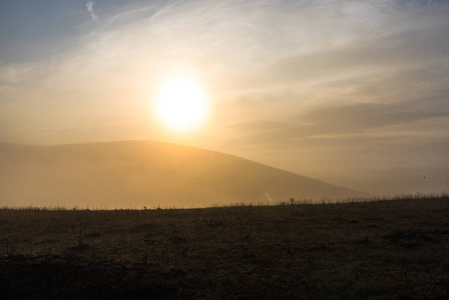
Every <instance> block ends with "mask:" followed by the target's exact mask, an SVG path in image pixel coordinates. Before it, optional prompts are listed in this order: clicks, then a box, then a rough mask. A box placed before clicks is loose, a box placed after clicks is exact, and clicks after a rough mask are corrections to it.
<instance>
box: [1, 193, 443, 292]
mask: <svg viewBox="0 0 449 300" xmlns="http://www.w3.org/2000/svg"><path fill="white" fill-rule="evenodd" d="M38 298H39V299H197V298H202V299H449V198H448V197H438V198H433V199H430V198H429V199H402V200H394V201H379V202H369V203H352V204H326V205H284V206H272V207H257V206H253V207H229V208H209V209H193V210H145V211H138V210H116V211H84V210H79V211H63V210H61V211H48V210H6V209H3V210H0V299H38Z"/></svg>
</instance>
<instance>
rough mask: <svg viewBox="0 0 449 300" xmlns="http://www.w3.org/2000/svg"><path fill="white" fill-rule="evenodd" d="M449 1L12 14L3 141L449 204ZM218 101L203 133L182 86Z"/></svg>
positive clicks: (159, 4)
mask: <svg viewBox="0 0 449 300" xmlns="http://www.w3.org/2000/svg"><path fill="white" fill-rule="evenodd" d="M448 16H449V1H442V0H440V1H438V0H426V1H413V0H410V1H405V0H396V1H394V0H390V1H386V0H385V1H383V0H376V1H368V0H367V1H336V0H335V1H330V0H315V1H311V0H310V1H306V0H304V1H300V0H297V1H287V0H284V1H271V0H270V1H269V0H258V1H251V0H248V1H206V0H203V1H196V0H188V1H185V0H184V1H162V0H160V1H159V0H158V1H138V0H135V1H133V0H128V1H125V0H96V1H82V0H78V1H68V0H58V1H56V0H45V1H44V0H16V1H2V2H1V3H0V141H4V142H11V143H21V144H45V145H51V144H67V143H86V142H98V141H113V140H136V139H150V140H157V141H167V142H172V143H178V144H185V145H191V146H196V147H200V148H205V149H210V150H216V151H221V152H225V153H229V154H234V155H238V156H242V157H244V158H248V159H251V160H255V161H258V162H261V163H265V164H268V165H270V166H274V167H278V168H281V169H284V170H288V171H292V172H295V173H298V174H301V175H304V176H309V177H312V178H317V179H321V180H324V181H327V182H330V183H334V184H338V185H343V186H346V187H350V188H355V189H359V190H364V191H367V192H370V193H375V194H399V193H412V194H414V193H430V192H433V193H440V192H444V191H445V192H449V155H448V153H449V130H448V129H449V17H448ZM180 75H181V76H184V77H187V78H191V79H193V80H195V82H198V83H199V84H200V86H201V87H202V88H203V89H204V90H205V93H206V94H207V95H208V101H209V114H208V115H207V118H206V120H205V121H204V122H203V124H202V125H201V126H198V127H197V128H196V129H195V130H192V131H190V132H175V131H173V130H170V129H168V128H166V127H164V126H163V124H161V122H160V121H159V120H158V119H157V116H156V115H155V109H154V97H155V94H157V89H158V87H159V86H160V85H161V84H163V82H164V81H166V80H168V79H167V78H173V77H176V76H180Z"/></svg>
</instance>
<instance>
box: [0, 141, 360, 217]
mask: <svg viewBox="0 0 449 300" xmlns="http://www.w3.org/2000/svg"><path fill="white" fill-rule="evenodd" d="M359 196H364V194H363V193H362V192H358V191H355V190H351V189H347V188H343V187H339V186H335V185H331V184H328V183H325V182H322V181H319V180H315V179H311V178H307V177H304V176H300V175H297V174H294V173H291V172H286V171H283V170H280V169H276V168H273V167H269V166H266V165H262V164H259V163H256V162H253V161H250V160H246V159H243V158H239V157H236V156H232V155H227V154H223V153H219V152H214V151H208V150H203V149H199V148H194V147H188V146H182V145H176V144H170V143H163V142H154V141H118V142H103V143H90V144H71V145H56V146H33V145H15V144H8V143H0V205H1V206H29V205H33V206H52V207H56V206H65V207H73V206H78V207H90V208H122V207H123V208H143V207H144V206H146V207H147V208H152V207H159V206H161V207H166V206H168V207H173V206H176V207H185V208H187V207H202V206H210V205H222V204H230V203H270V202H271V203H277V202H281V201H286V200H288V199H289V198H291V197H292V198H295V199H298V200H302V199H312V200H315V201H320V200H321V199H323V198H328V199H339V198H347V197H359Z"/></svg>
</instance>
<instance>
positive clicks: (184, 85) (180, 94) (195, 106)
mask: <svg viewBox="0 0 449 300" xmlns="http://www.w3.org/2000/svg"><path fill="white" fill-rule="evenodd" d="M207 104H208V103H207V97H206V94H205V93H204V91H203V90H202V89H201V86H199V85H198V84H197V83H195V82H193V81H190V80H186V79H177V80H171V81H167V82H165V83H164V84H162V86H161V87H160V89H159V91H158V94H157V95H156V114H157V117H158V118H159V119H160V120H161V121H162V122H163V123H164V124H165V125H166V126H168V127H170V128H171V129H174V130H177V131H184V130H190V129H193V128H194V127H196V126H198V125H199V124H200V123H201V122H202V121H204V119H205V118H206V115H207V111H208V105H207Z"/></svg>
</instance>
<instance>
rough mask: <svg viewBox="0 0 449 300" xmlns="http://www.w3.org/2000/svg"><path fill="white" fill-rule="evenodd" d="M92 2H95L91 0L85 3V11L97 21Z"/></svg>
mask: <svg viewBox="0 0 449 300" xmlns="http://www.w3.org/2000/svg"><path fill="white" fill-rule="evenodd" d="M94 4H95V3H94V2H93V1H89V2H87V3H86V8H87V11H88V12H89V13H90V16H91V18H92V20H94V21H97V20H98V15H97V14H96V13H95V11H94Z"/></svg>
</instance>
